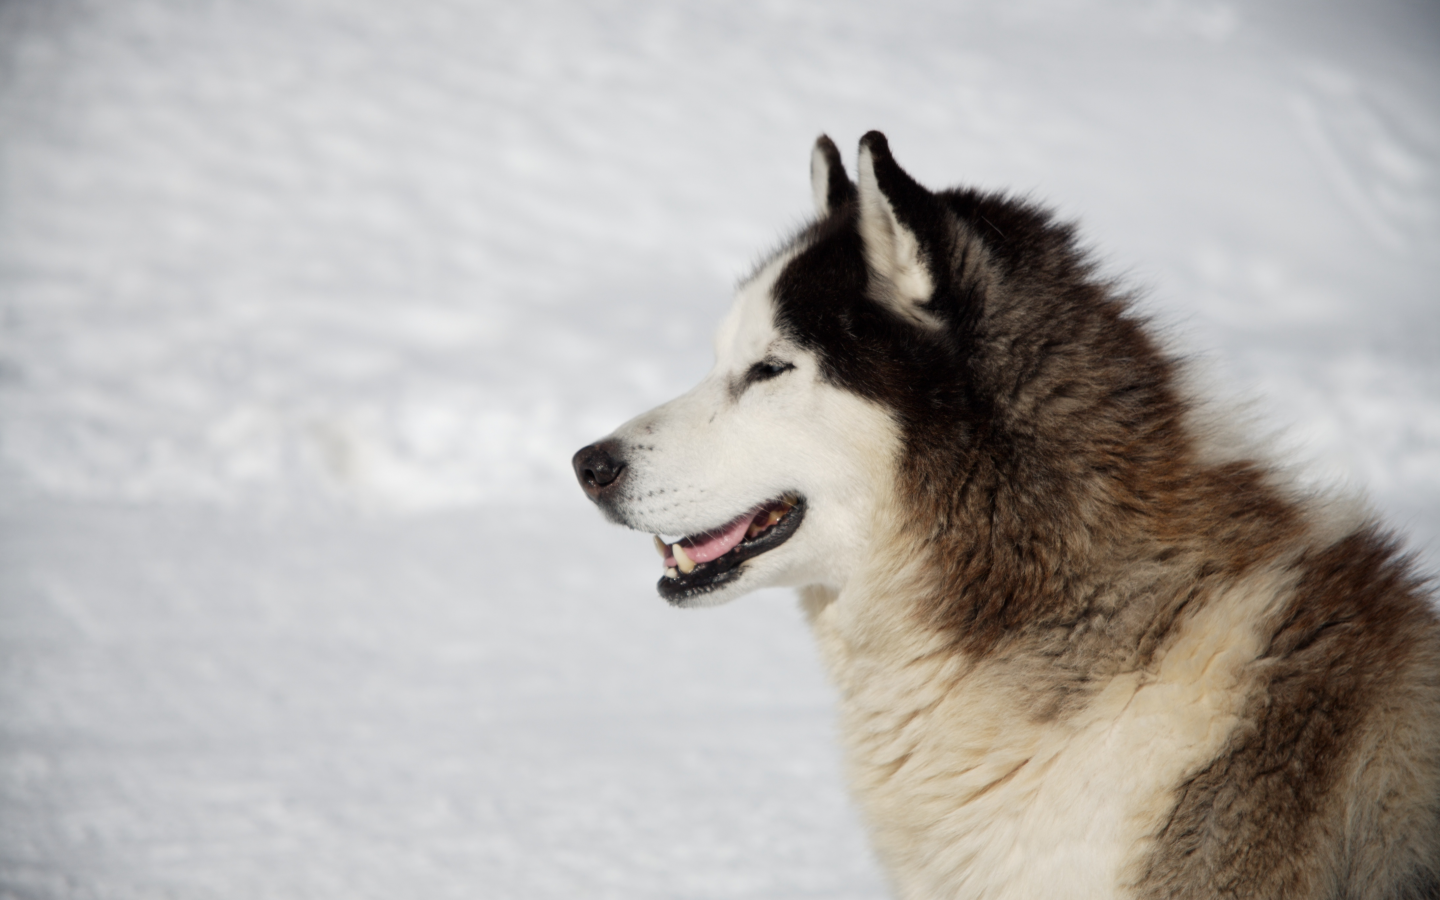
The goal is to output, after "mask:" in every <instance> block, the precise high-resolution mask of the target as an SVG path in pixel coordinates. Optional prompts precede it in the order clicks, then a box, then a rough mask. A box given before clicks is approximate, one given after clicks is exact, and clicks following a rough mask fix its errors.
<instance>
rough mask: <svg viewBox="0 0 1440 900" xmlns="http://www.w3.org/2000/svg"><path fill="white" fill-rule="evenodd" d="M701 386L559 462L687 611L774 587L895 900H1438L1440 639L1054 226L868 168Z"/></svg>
mask: <svg viewBox="0 0 1440 900" xmlns="http://www.w3.org/2000/svg"><path fill="white" fill-rule="evenodd" d="M811 181H812V185H813V189H814V196H815V206H816V210H817V213H818V215H817V218H816V220H815V221H814V222H813V223H812V224H810V225H809V226H808V227H806V228H805V229H804V230H803V231H801V232H800V233H799V234H798V235H797V236H796V237H795V238H794V239H793V240H791V241H790V242H789V243H788V244H787V245H786V246H785V247H784V248H783V249H781V250H780V251H779V252H778V253H776V254H775V255H774V256H773V257H771V258H770V260H769V261H768V262H766V263H764V264H763V265H761V266H760V267H759V269H758V271H756V272H755V274H754V275H752V276H751V277H750V278H749V279H748V280H747V281H745V282H744V283H743V284H742V285H741V286H740V287H739V289H738V292H737V296H736V298H735V302H734V307H733V309H732V310H731V311H730V313H729V315H728V316H727V317H726V319H725V320H724V323H723V324H722V325H721V327H720V331H719V335H718V337H717V339H716V363H715V367H714V369H713V370H712V371H711V372H710V374H709V375H708V376H706V378H705V379H704V380H703V381H702V382H701V383H700V384H699V385H698V386H696V387H695V388H694V389H693V390H691V391H690V392H689V393H687V394H684V395H683V396H681V397H679V398H677V399H675V400H672V401H671V402H669V403H666V404H665V405H663V406H661V407H659V408H658V409H655V410H653V411H651V412H648V413H645V414H644V415H641V416H639V417H638V418H635V419H633V420H631V421H630V422H628V423H626V424H625V425H623V426H621V427H620V428H619V429H618V430H617V431H615V432H614V433H613V434H611V435H610V436H609V437H607V438H605V439H604V440H602V441H600V442H598V443H596V444H593V445H591V446H589V447H586V448H584V449H583V450H581V451H580V452H579V453H577V454H576V456H575V460H574V465H575V471H576V474H577V476H578V477H579V479H580V482H581V484H582V486H583V487H584V489H585V491H586V493H587V494H589V496H590V497H591V499H593V500H594V501H595V502H596V503H597V504H598V505H599V506H600V508H601V510H603V511H604V513H605V515H606V516H608V517H609V518H610V519H612V520H613V521H615V522H618V523H620V524H622V525H626V526H628V527H630V528H634V529H639V530H642V531H648V532H652V533H654V534H656V535H670V536H671V537H668V538H663V539H662V538H659V537H657V538H656V541H657V545H658V547H659V550H660V553H661V555H662V556H663V557H664V565H665V574H664V576H663V577H662V578H661V579H660V582H659V590H660V594H661V596H663V597H664V598H665V599H666V600H668V601H669V602H671V603H673V604H674V605H676V606H703V605H708V604H716V603H722V602H725V601H728V600H732V599H734V598H736V597H738V596H740V595H742V594H745V593H748V592H750V591H753V590H755V589H756V588H760V587H765V586H769V585H792V586H795V587H797V588H799V589H800V596H801V600H802V605H803V608H804V610H805V613H806V616H807V618H808V619H809V622H810V624H811V626H812V627H813V629H814V632H815V634H816V637H817V639H818V641H819V644H820V647H821V653H822V657H823V658H824V660H825V663H826V665H827V666H828V667H829V670H830V676H831V678H832V680H833V682H834V684H835V686H836V688H837V689H838V693H839V699H840V706H841V710H842V719H841V721H842V728H841V731H842V734H843V737H844V740H845V744H846V758H847V765H848V770H849V776H850V780H851V784H852V788H853V790H854V793H855V795H856V796H857V798H858V800H859V802H860V803H861V805H862V807H863V809H864V812H865V816H866V820H867V822H868V825H869V827H870V830H871V833H872V835H873V839H874V843H875V845H876V848H877V851H878V853H879V856H880V858H881V860H882V862H883V863H884V865H885V866H886V868H887V869H888V871H889V874H890V877H891V879H892V881H893V884H894V887H895V890H896V893H897V894H898V896H900V897H902V898H915V900H919V898H926V900H930V898H957V897H985V898H998V897H1026V898H1039V897H1044V898H1060V897H1137V898H1200V897H1222V896H1223V897H1272V898H1300V897H1305V898H1310V897H1326V898H1370V897H1373V898H1435V897H1440V622H1437V616H1436V613H1435V611H1434V610H1433V608H1432V605H1431V598H1430V596H1429V594H1428V592H1427V588H1426V586H1425V584H1424V582H1423V581H1422V579H1420V578H1419V577H1417V576H1416V574H1415V573H1414V572H1413V571H1412V568H1411V565H1410V563H1409V561H1408V560H1407V559H1405V558H1403V557H1401V556H1399V554H1398V552H1397V549H1396V542H1395V541H1394V540H1393V539H1392V538H1391V537H1389V536H1388V535H1387V534H1385V533H1384V532H1382V531H1381V530H1379V529H1378V528H1377V527H1376V525H1375V524H1374V523H1373V522H1371V521H1369V520H1368V519H1367V518H1366V517H1365V516H1364V514H1363V512H1357V511H1351V510H1346V509H1343V508H1341V506H1340V505H1339V504H1335V503H1326V502H1321V501H1320V500H1317V499H1315V498H1312V497H1309V496H1306V495H1304V494H1302V493H1301V492H1299V491H1298V490H1296V489H1294V488H1292V487H1290V486H1288V485H1287V483H1286V481H1285V480H1284V479H1283V478H1281V477H1280V476H1278V475H1277V474H1276V470H1275V469H1273V468H1272V467H1270V466H1268V465H1267V464H1266V463H1264V462H1263V461H1261V460H1260V459H1258V458H1253V457H1252V456H1250V455H1247V454H1245V453H1243V452H1240V451H1237V450H1236V449H1234V447H1233V446H1227V445H1225V444H1224V443H1223V442H1221V441H1217V440H1216V439H1215V433H1214V429H1213V427H1211V426H1209V425H1206V424H1204V422H1203V421H1202V419H1203V417H1202V416H1201V415H1199V413H1198V410H1199V408H1200V407H1199V406H1198V405H1197V404H1196V402H1195V401H1193V400H1192V399H1190V398H1189V397H1187V394H1186V392H1185V390H1184V389H1183V384H1182V380H1181V377H1180V372H1179V366H1178V363H1177V361H1176V360H1175V359H1174V358H1172V357H1171V356H1169V355H1167V354H1166V353H1165V352H1163V351H1162V349H1161V348H1160V346H1159V344H1158V343H1157V341H1156V340H1155V338H1154V337H1152V335H1151V334H1150V333H1149V332H1148V331H1147V328H1146V325H1145V323H1144V322H1143V321H1142V320H1141V319H1139V318H1137V316H1136V315H1135V314H1134V313H1133V312H1132V311H1131V310H1130V309H1129V308H1128V307H1127V302H1126V299H1125V297H1124V296H1122V295H1121V294H1120V293H1119V292H1117V290H1116V288H1115V287H1114V285H1112V284H1110V283H1107V282H1105V281H1103V280H1100V279H1098V278H1097V276H1096V274H1095V270H1094V267H1093V265H1092V264H1091V263H1090V262H1089V261H1087V259H1086V258H1085V256H1084V254H1082V253H1081V252H1080V251H1079V250H1078V249H1077V246H1076V241H1075V236H1074V231H1073V229H1072V227H1071V226H1069V225H1066V224H1061V223H1057V222H1056V221H1055V220H1054V219H1053V218H1052V217H1051V215H1050V214H1048V213H1047V212H1045V211H1044V210H1041V209H1038V208H1036V207H1035V206H1032V205H1030V204H1028V203H1025V202H1019V201H1017V200H1014V199H1011V198H1007V197H1005V196H998V195H994V194H985V193H980V192H977V191H974V190H963V189H954V190H946V191H940V192H938V193H934V192H931V191H929V190H927V189H926V188H924V187H922V186H921V185H920V184H918V183H917V182H916V181H915V180H914V179H912V178H911V177H910V176H909V175H908V174H906V172H905V171H904V170H902V169H901V168H900V167H899V166H898V165H897V164H896V162H895V160H894V159H893V158H892V156H891V154H890V150H889V146H888V145H887V143H886V140H885V137H884V136H883V135H881V134H880V133H878V132H873V131H872V132H870V133H869V134H867V135H866V136H865V137H864V138H863V139H862V140H861V142H860V154H859V164H858V184H856V183H852V182H851V181H850V179H849V178H848V177H847V176H846V174H845V171H844V168H843V166H842V164H841V161H840V156H839V153H838V152H837V151H836V149H835V145H834V144H832V143H831V142H830V140H829V139H828V138H825V137H821V138H820V139H819V141H818V142H817V144H816V146H815V150H814V154H813V156H812V162H811Z"/></svg>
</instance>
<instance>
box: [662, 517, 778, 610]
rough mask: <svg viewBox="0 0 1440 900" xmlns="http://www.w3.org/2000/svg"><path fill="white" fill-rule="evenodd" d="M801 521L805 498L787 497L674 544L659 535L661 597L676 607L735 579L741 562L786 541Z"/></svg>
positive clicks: (739, 570)
mask: <svg viewBox="0 0 1440 900" xmlns="http://www.w3.org/2000/svg"><path fill="white" fill-rule="evenodd" d="M804 517H805V499H804V498H803V497H799V496H796V495H794V494H786V495H785V496H783V497H778V498H776V499H774V500H770V501H768V502H765V503H762V504H760V505H759V506H757V507H755V508H754V509H752V510H750V511H749V512H747V513H745V514H744V515H741V516H737V517H736V518H734V519H732V520H731V521H729V522H727V523H726V524H724V525H722V526H720V527H719V528H715V529H712V530H710V531H706V532H702V533H700V534H695V535H691V536H689V537H682V538H680V539H679V540H676V541H666V540H664V539H662V538H660V537H659V536H658V535H657V536H656V538H655V549H657V550H658V551H660V555H661V556H662V557H664V559H665V575H664V577H662V578H661V579H660V582H659V584H657V585H656V588H657V589H658V590H659V591H660V596H662V597H664V598H665V599H666V600H668V601H670V602H671V603H678V602H680V601H682V600H687V599H689V598H691V597H694V596H697V595H699V594H703V593H706V592H707V591H712V590H714V589H715V588H718V587H720V586H721V585H723V584H725V583H726V582H729V581H732V580H734V579H735V578H737V577H739V575H740V572H741V566H740V564H741V563H743V562H745V560H747V559H753V558H754V557H756V556H759V555H760V554H762V553H765V552H767V551H770V550H774V549H775V548H776V547H778V546H780V545H781V544H783V543H785V542H786V541H787V540H789V539H790V536H791V535H792V534H794V533H795V529H797V528H799V527H800V520H801V519H803V518H804Z"/></svg>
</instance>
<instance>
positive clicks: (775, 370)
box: [745, 359, 795, 382]
mask: <svg viewBox="0 0 1440 900" xmlns="http://www.w3.org/2000/svg"><path fill="white" fill-rule="evenodd" d="M793 368H795V366H793V365H792V364H790V363H788V362H784V361H782V360H778V359H762V360H760V361H759V362H757V363H756V364H755V365H753V366H751V367H750V371H748V372H746V373H745V380H746V381H750V382H755V381H768V380H770V379H771V378H774V377H775V376H776V375H781V374H784V373H785V372H788V371H790V370H791V369H793Z"/></svg>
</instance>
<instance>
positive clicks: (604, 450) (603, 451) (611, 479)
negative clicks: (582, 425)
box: [570, 441, 625, 501]
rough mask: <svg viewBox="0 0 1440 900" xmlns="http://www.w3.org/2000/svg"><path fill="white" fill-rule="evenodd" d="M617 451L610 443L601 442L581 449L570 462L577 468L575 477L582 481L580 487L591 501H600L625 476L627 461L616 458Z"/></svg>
mask: <svg viewBox="0 0 1440 900" xmlns="http://www.w3.org/2000/svg"><path fill="white" fill-rule="evenodd" d="M615 449H616V448H615V445H614V444H613V443H611V442H610V441H601V442H600V443H598V444H591V445H590V446H588V447H585V448H583V449H581V451H580V452H579V453H577V454H575V458H574V459H572V460H570V464H571V465H573V466H574V467H575V477H576V478H578V479H580V486H581V487H582V488H584V489H585V493H587V494H589V495H590V499H591V500H596V501H598V500H599V499H600V495H601V494H604V493H606V492H607V491H609V490H610V489H611V488H613V487H614V486H615V485H616V484H618V483H619V482H620V476H621V475H623V474H625V461H624V460H623V459H617V458H616V454H615V452H614V451H615Z"/></svg>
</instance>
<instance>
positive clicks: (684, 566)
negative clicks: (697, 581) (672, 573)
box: [670, 544, 695, 575]
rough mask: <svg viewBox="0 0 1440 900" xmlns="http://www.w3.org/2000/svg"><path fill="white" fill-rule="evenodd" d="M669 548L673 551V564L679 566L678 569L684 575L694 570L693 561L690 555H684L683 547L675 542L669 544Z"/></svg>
mask: <svg viewBox="0 0 1440 900" xmlns="http://www.w3.org/2000/svg"><path fill="white" fill-rule="evenodd" d="M670 549H671V550H673V551H675V565H677V566H679V567H680V571H682V572H684V573H685V574H686V575H689V574H690V573H691V572H693V571H695V562H694V560H692V559H691V558H690V557H688V556H686V555H685V548H684V547H682V546H680V545H679V544H675V545H673V546H671V548H670Z"/></svg>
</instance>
